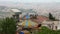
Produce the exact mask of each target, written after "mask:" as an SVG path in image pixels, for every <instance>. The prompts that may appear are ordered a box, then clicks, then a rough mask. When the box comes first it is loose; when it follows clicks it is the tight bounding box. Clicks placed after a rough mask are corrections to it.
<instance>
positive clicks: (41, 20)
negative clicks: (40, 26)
mask: <svg viewBox="0 0 60 34" xmlns="http://www.w3.org/2000/svg"><path fill="white" fill-rule="evenodd" d="M44 20H49V18H48V17H45V16H37V19H33V20H32V21H34V22H37V23H41V22H43V21H44Z"/></svg>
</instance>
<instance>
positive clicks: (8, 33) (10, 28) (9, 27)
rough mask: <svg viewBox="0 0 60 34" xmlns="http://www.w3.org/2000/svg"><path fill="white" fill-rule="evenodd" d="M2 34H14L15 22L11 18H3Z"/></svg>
mask: <svg viewBox="0 0 60 34" xmlns="http://www.w3.org/2000/svg"><path fill="white" fill-rule="evenodd" d="M1 27H2V32H3V33H2V34H15V32H16V21H15V20H14V19H13V18H5V19H3V21H2V25H1Z"/></svg>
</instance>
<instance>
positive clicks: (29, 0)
mask: <svg viewBox="0 0 60 34" xmlns="http://www.w3.org/2000/svg"><path fill="white" fill-rule="evenodd" d="M52 2H60V0H0V3H52Z"/></svg>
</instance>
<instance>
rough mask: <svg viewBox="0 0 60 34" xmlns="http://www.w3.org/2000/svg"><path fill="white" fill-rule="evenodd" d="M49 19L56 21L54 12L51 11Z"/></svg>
mask: <svg viewBox="0 0 60 34" xmlns="http://www.w3.org/2000/svg"><path fill="white" fill-rule="evenodd" d="M49 19H50V20H53V21H54V20H55V17H53V16H52V14H51V13H49Z"/></svg>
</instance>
